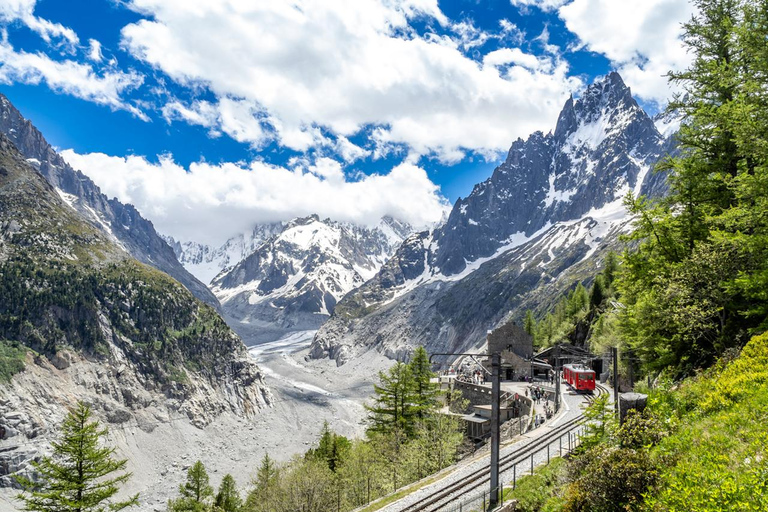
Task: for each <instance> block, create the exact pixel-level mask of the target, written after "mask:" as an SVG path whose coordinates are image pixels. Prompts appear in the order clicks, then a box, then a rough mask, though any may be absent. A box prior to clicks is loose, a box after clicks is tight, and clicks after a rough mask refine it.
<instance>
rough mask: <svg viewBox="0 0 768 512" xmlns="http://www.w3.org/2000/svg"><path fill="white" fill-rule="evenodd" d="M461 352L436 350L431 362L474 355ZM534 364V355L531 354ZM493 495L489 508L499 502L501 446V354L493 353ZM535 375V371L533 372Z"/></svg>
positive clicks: (430, 358)
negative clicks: (446, 357) (438, 358)
mask: <svg viewBox="0 0 768 512" xmlns="http://www.w3.org/2000/svg"><path fill="white" fill-rule="evenodd" d="M475 355H477V354H464V353H461V352H436V353H434V354H431V355H430V356H429V362H430V364H431V363H432V358H433V357H435V356H472V357H474V356H475ZM531 365H533V356H531ZM491 370H492V372H491V495H490V496H489V498H490V500H489V503H488V510H492V509H494V508H496V505H498V503H499V491H500V490H501V487H500V486H499V447H500V446H501V436H500V434H501V422H500V419H501V414H500V413H501V411H500V409H501V354H500V353H498V352H495V353H493V354H491ZM531 375H533V373H531Z"/></svg>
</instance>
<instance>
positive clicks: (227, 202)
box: [61, 150, 447, 244]
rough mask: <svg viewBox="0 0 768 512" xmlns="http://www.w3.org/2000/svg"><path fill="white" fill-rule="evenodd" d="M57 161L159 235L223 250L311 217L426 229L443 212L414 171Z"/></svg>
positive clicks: (433, 190) (328, 163)
mask: <svg viewBox="0 0 768 512" xmlns="http://www.w3.org/2000/svg"><path fill="white" fill-rule="evenodd" d="M61 154H62V156H63V157H64V158H65V159H66V160H67V161H68V162H69V163H70V164H71V165H72V166H73V167H74V168H75V169H80V170H82V171H83V172H84V173H86V174H87V175H88V176H90V177H91V178H92V179H93V180H94V181H95V182H96V184H98V185H99V186H100V187H101V189H102V190H103V191H104V193H106V194H107V195H109V196H115V197H117V198H119V199H120V200H121V201H124V202H129V203H132V204H134V205H135V206H136V207H137V208H138V210H139V211H140V212H141V213H142V214H143V215H145V216H146V217H147V218H149V219H151V220H152V222H153V223H154V224H155V226H156V227H157V228H158V230H159V231H160V232H162V233H165V234H169V235H172V236H173V237H174V238H177V239H179V240H196V241H200V242H203V243H209V244H220V243H222V242H224V241H225V240H226V239H227V238H229V237H230V236H232V235H234V234H236V233H238V232H243V231H245V230H246V229H248V228H249V227H250V226H252V225H253V224H254V223H256V222H269V221H277V220H285V219H289V218H292V217H296V216H303V215H309V214H312V213H317V214H318V215H320V216H321V217H326V216H327V217H331V218H333V219H337V220H342V221H350V222H356V223H358V224H374V223H376V222H377V221H378V220H379V219H380V218H381V217H382V216H384V215H387V214H389V215H392V216H394V217H396V218H399V219H403V220H405V221H408V222H410V223H412V224H414V225H415V226H418V227H424V226H426V225H429V224H432V223H434V222H437V221H438V220H440V218H441V217H442V215H443V213H444V212H445V210H446V209H447V204H446V202H445V200H444V199H443V198H442V196H441V195H440V193H439V189H438V187H437V186H436V185H435V184H434V183H432V182H431V181H430V179H429V177H428V176H427V173H426V172H425V171H424V170H423V169H421V168H419V167H417V166H414V165H411V164H401V165H398V166H397V167H394V168H393V169H392V170H390V171H389V173H387V174H382V175H378V174H374V175H369V176H357V177H356V178H355V179H354V180H350V179H348V178H346V177H345V175H344V171H343V169H342V166H341V165H340V164H339V163H338V162H336V161H334V160H331V159H329V158H319V159H317V161H315V162H314V163H309V162H307V161H305V160H303V159H297V160H296V161H295V162H294V163H293V164H292V165H293V167H292V168H290V169H289V168H286V167H278V166H273V165H269V164H266V163H264V162H259V161H255V162H252V163H251V164H250V165H248V166H243V165H242V164H234V163H223V164H218V165H212V164H209V163H205V162H199V163H195V164H192V165H191V166H190V167H189V169H185V168H184V167H182V166H180V165H178V164H176V163H175V162H174V161H173V159H172V158H171V157H170V156H165V157H161V158H160V159H159V162H157V163H152V162H149V161H148V160H146V159H145V158H143V157H138V156H128V157H125V158H122V157H115V156H108V155H105V154H101V153H91V154H86V155H80V154H77V153H75V152H74V151H72V150H65V151H63V152H62V153H61Z"/></svg>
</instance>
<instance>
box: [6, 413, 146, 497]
mask: <svg viewBox="0 0 768 512" xmlns="http://www.w3.org/2000/svg"><path fill="white" fill-rule="evenodd" d="M106 434H107V430H106V429H102V428H101V425H100V424H99V422H98V421H91V410H90V408H89V407H88V406H87V405H86V404H84V403H82V402H78V403H77V405H76V406H75V407H74V408H73V409H72V410H70V412H69V414H67V417H66V418H65V419H64V423H63V424H62V426H61V434H60V435H59V438H58V440H57V441H55V442H53V445H52V446H53V456H51V457H48V456H46V457H43V458H42V459H41V460H39V461H34V462H32V467H33V468H34V469H35V471H36V473H37V479H36V480H35V481H33V480H29V479H27V478H21V477H19V478H17V481H18V483H19V484H20V485H21V487H22V488H23V489H24V491H25V492H24V493H22V494H20V495H19V496H18V498H19V500H21V501H22V502H23V503H24V510H29V511H38V512H88V511H94V512H101V511H104V510H107V509H109V510H113V511H117V510H122V509H124V508H126V507H131V506H134V505H137V504H138V494H137V495H135V496H133V497H131V498H128V499H126V500H123V501H115V500H113V498H114V496H115V494H117V493H118V491H119V490H120V486H121V485H122V484H124V483H125V482H126V481H127V480H128V479H129V478H130V477H131V474H130V473H121V474H116V473H119V472H122V471H124V470H125V466H126V463H127V461H126V460H116V459H114V458H113V455H114V453H115V450H114V448H106V447H101V446H100V442H99V441H100V439H101V438H102V437H103V436H105V435H106Z"/></svg>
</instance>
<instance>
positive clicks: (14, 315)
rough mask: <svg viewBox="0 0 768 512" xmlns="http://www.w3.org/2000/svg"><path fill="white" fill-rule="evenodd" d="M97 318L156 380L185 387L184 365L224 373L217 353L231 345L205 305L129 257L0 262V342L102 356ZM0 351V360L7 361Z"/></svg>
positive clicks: (234, 343) (228, 333) (226, 331)
mask: <svg viewBox="0 0 768 512" xmlns="http://www.w3.org/2000/svg"><path fill="white" fill-rule="evenodd" d="M105 316H106V317H107V319H108V320H109V323H110V325H111V326H112V328H113V330H114V331H115V334H117V335H118V336H116V337H115V338H114V339H113V340H112V341H113V342H115V340H117V343H118V344H119V343H121V342H120V339H121V338H122V337H124V338H127V339H128V340H130V341H131V343H125V344H123V345H122V347H121V348H122V349H123V350H124V351H125V352H126V355H127V356H128V357H129V358H130V360H131V362H132V363H134V364H135V365H136V366H137V367H138V368H139V369H140V370H141V371H142V372H143V373H145V374H147V375H150V376H153V377H154V378H155V380H156V381H157V382H158V383H160V384H173V383H181V384H185V383H186V382H188V378H187V375H186V373H185V372H186V371H190V370H191V371H197V372H200V373H203V374H205V375H207V376H209V377H211V378H216V377H218V376H221V375H224V374H225V373H226V372H227V371H229V366H228V365H227V364H226V358H223V357H222V355H229V354H231V353H232V352H233V350H234V349H235V347H237V346H238V345H239V341H238V340H237V338H236V336H235V335H234V334H233V333H232V332H231V330H230V329H229V327H228V326H227V325H226V323H225V322H224V321H223V320H222V319H221V317H220V316H219V315H218V314H217V313H216V311H215V310H213V308H211V307H209V306H207V305H204V304H202V303H200V302H199V301H197V300H196V299H195V298H194V297H193V296H192V295H191V294H190V293H189V292H188V291H187V290H185V289H184V288H183V287H182V286H181V285H179V284H178V283H177V282H175V281H174V280H173V279H171V278H170V277H168V276H167V275H165V274H163V273H161V272H159V271H156V270H154V269H151V268H149V267H146V266H145V265H142V264H140V263H138V262H136V261H132V260H125V261H121V262H118V263H112V264H108V265H104V266H103V267H100V268H93V267H89V266H86V265H75V264H70V263H65V262H41V261H35V260H33V259H31V258H29V257H26V256H22V257H14V258H10V259H8V260H6V261H4V262H2V263H0V339H8V340H13V342H16V343H18V344H21V345H23V346H24V347H28V348H30V349H32V350H34V351H36V352H38V353H40V354H42V355H45V356H53V355H55V354H56V352H57V351H58V350H60V349H62V348H71V349H75V350H77V351H80V352H84V353H86V354H89V355H92V356H94V357H96V358H99V359H104V358H107V357H109V350H108V348H107V344H106V340H105V339H104V337H103V336H104V335H103V332H102V329H101V327H100V321H101V320H100V318H104V317H105ZM0 350H3V352H2V354H0V358H1V359H0V361H4V362H8V361H7V360H6V358H5V355H4V354H5V350H4V349H0ZM9 364H12V365H13V366H14V368H18V363H15V362H10V363H9ZM0 367H4V363H3V362H0ZM4 373H5V372H2V373H0V375H3V374H4Z"/></svg>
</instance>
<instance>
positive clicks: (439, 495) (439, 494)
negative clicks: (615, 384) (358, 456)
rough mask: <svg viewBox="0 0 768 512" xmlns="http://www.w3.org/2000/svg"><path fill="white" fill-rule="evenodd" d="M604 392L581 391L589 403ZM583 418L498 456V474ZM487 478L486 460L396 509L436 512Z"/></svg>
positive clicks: (600, 388)
mask: <svg viewBox="0 0 768 512" xmlns="http://www.w3.org/2000/svg"><path fill="white" fill-rule="evenodd" d="M606 393H608V390H607V389H606V388H605V387H603V386H601V385H599V384H598V385H596V386H595V394H594V395H585V397H586V401H587V402H588V403H590V404H591V403H592V402H594V400H595V398H596V397H597V396H600V395H603V394H606ZM583 420H584V414H583V413H582V414H579V415H578V416H576V417H575V418H572V419H570V420H568V421H567V422H565V423H563V424H562V425H558V426H557V427H554V428H553V429H552V430H551V431H550V432H547V433H546V434H544V435H542V436H541V437H538V438H536V439H534V440H533V441H531V442H530V443H528V444H526V445H525V446H523V447H522V448H521V449H520V450H517V451H515V452H514V453H510V454H508V455H506V456H504V457H502V458H501V459H499V474H503V473H504V472H506V471H512V470H513V468H514V467H515V466H516V465H517V464H520V463H521V462H524V461H525V460H527V459H528V458H531V457H532V456H533V455H534V454H536V453H538V452H539V451H540V450H542V449H543V448H545V447H547V446H548V445H550V444H552V443H553V442H555V441H556V440H557V439H558V438H562V436H564V435H565V434H567V433H569V432H572V431H573V430H575V429H576V428H578V427H579V426H580V425H582V424H583ZM490 478H491V477H490V464H488V465H486V466H485V467H484V468H482V469H480V470H478V471H476V472H475V473H474V474H473V475H471V476H469V477H467V478H463V479H461V480H458V481H456V482H454V483H452V484H450V485H447V486H446V487H443V488H442V489H439V490H436V491H435V492H433V493H432V494H430V495H429V496H426V497H424V498H422V499H421V500H419V502H418V503H414V504H412V505H408V506H406V507H405V508H402V509H399V511H398V512H439V511H440V510H443V509H444V508H445V507H447V506H448V505H450V504H451V502H454V501H455V500H456V499H457V498H459V497H461V496H466V495H468V494H470V493H472V492H473V491H477V490H480V489H481V488H482V487H484V486H487V485H488V484H489V482H490Z"/></svg>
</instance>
